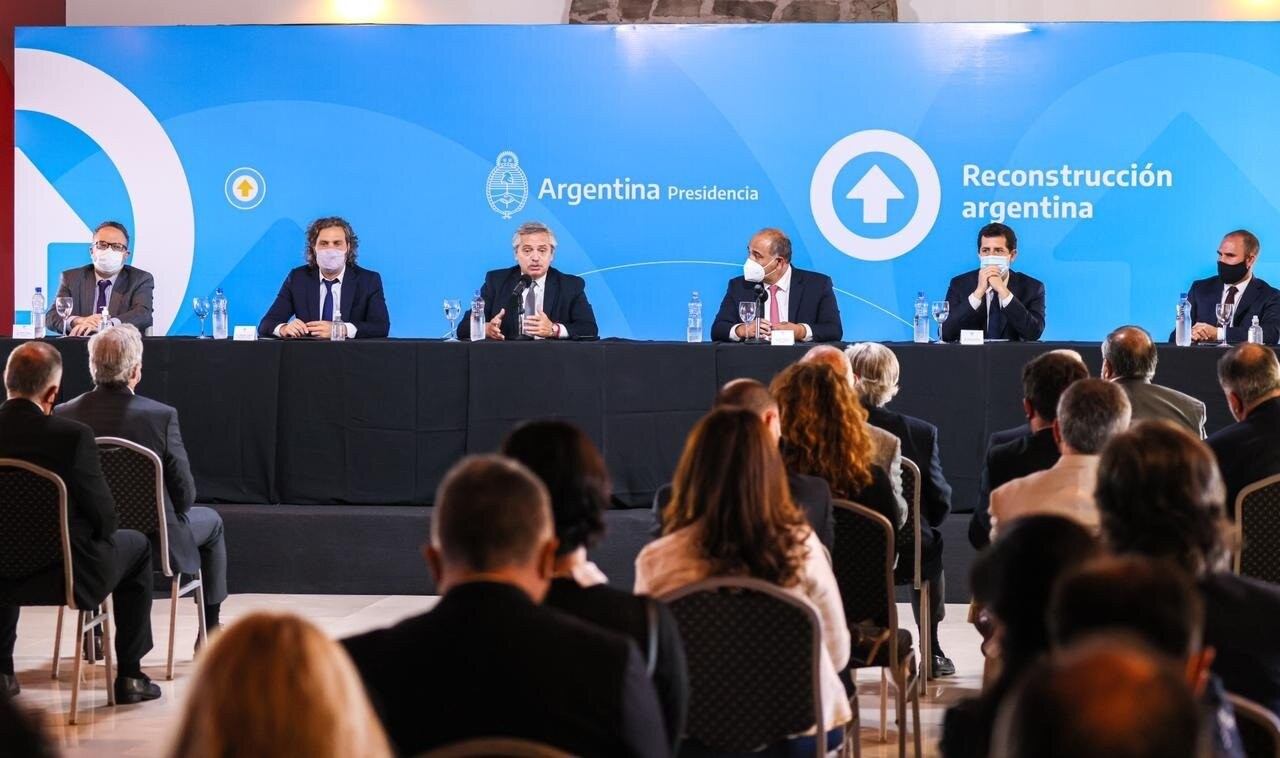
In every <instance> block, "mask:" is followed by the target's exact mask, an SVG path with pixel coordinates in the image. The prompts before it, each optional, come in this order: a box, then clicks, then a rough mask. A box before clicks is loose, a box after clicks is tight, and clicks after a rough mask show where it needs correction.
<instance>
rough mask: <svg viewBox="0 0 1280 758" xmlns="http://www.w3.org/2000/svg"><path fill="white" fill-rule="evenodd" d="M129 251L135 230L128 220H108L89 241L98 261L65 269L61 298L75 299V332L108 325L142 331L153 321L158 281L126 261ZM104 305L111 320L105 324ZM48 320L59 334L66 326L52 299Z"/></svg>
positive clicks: (72, 322)
mask: <svg viewBox="0 0 1280 758" xmlns="http://www.w3.org/2000/svg"><path fill="white" fill-rule="evenodd" d="M129 254H130V251H129V232H128V230H127V229H125V228H124V224H121V223H120V222H118V221H104V222H102V223H101V224H98V228H97V229H94V230H93V242H91V243H89V259H90V260H92V261H93V262H92V263H90V264H89V265H87V266H80V267H78V268H71V269H67V270H66V271H63V272H62V277H61V279H60V281H59V282H58V294H57V296H56V297H69V298H71V315H70V316H68V317H67V321H68V324H67V326H69V327H70V331H69V333H70V334H71V336H73V337H84V336H87V335H89V334H93V333H94V332H97V331H98V330H99V329H101V328H103V326H116V325H118V324H133V325H134V326H136V327H138V331H140V332H145V331H146V329H147V327H149V326H151V295H152V291H153V290H154V289H155V286H156V282H155V279H154V278H153V277H152V276H151V274H148V273H147V272H146V271H143V270H142V269H139V268H134V267H133V266H126V265H125V263H126V262H127V261H128V260H129ZM104 308H105V309H106V310H107V314H108V317H109V322H110V323H107V324H103V323H102V321H103V319H102V311H103V309H104ZM44 324H45V328H47V329H49V330H50V331H55V332H58V333H59V334H61V333H63V332H64V331H66V330H64V328H63V327H64V325H63V322H62V317H61V316H59V315H58V313H57V310H56V309H55V308H54V301H52V300H51V301H49V310H48V311H46V313H45V317H44Z"/></svg>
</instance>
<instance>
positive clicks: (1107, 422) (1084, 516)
mask: <svg viewBox="0 0 1280 758" xmlns="http://www.w3.org/2000/svg"><path fill="white" fill-rule="evenodd" d="M1128 428H1129V399H1128V398H1127V397H1126V396H1125V393H1124V390H1122V389H1120V388H1119V387H1118V386H1116V385H1114V384H1112V383H1111V382H1106V381H1103V380H1102V379H1081V380H1079V381H1077V382H1075V383H1073V384H1072V385H1071V386H1069V387H1067V389H1066V391H1065V392H1063V393H1062V397H1061V398H1060V399H1059V400H1058V414H1057V418H1056V419H1054V421H1053V426H1052V430H1053V438H1054V440H1055V441H1056V442H1057V443H1058V452H1059V453H1060V456H1061V457H1059V458H1058V461H1057V462H1056V463H1054V464H1053V465H1052V466H1050V467H1049V468H1047V469H1045V470H1044V471H1037V472H1035V473H1033V474H1027V475H1026V476H1024V477H1021V478H1018V479H1014V480H1013V481H1011V482H1007V483H1005V484H1002V485H1000V486H999V487H998V488H996V490H995V491H994V492H992V493H991V537H992V539H995V537H996V535H997V534H998V533H999V531H1000V530H1001V529H1002V528H1005V527H1007V526H1008V525H1009V524H1010V523H1011V522H1012V521H1013V520H1014V519H1017V518H1020V517H1022V516H1028V515H1031V514H1033V513H1044V514H1054V515H1058V516H1065V517H1066V518H1069V519H1075V520H1076V521H1079V522H1080V523H1081V524H1083V525H1084V526H1086V527H1088V528H1089V530H1090V531H1092V532H1094V533H1097V531H1098V506H1097V505H1096V504H1095V503H1094V500H1093V490H1094V487H1095V485H1096V484H1097V479H1098V455H1099V453H1101V452H1102V447H1103V445H1105V444H1107V440H1109V439H1111V438H1112V437H1113V436H1114V435H1116V434H1118V433H1120V432H1122V431H1124V430H1125V429H1128Z"/></svg>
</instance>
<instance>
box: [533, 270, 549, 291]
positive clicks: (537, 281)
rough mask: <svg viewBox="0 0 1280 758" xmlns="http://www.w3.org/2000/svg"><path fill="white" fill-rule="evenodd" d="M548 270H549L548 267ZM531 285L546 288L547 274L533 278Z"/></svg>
mask: <svg viewBox="0 0 1280 758" xmlns="http://www.w3.org/2000/svg"><path fill="white" fill-rule="evenodd" d="M548 270H549V269H548ZM533 286H535V287H542V288H543V289H546V287H547V275H546V274H543V275H542V276H540V277H538V278H537V279H534V280H533Z"/></svg>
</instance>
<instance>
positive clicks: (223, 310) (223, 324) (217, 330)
mask: <svg viewBox="0 0 1280 758" xmlns="http://www.w3.org/2000/svg"><path fill="white" fill-rule="evenodd" d="M209 305H210V308H211V310H213V338H214V339H215V340H225V339H226V338H227V296H226V295H224V294H223V293H222V288H221V287H219V288H217V289H216V290H214V291H213V299H212V300H210V301H209Z"/></svg>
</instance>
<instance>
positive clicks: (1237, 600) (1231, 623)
mask: <svg viewBox="0 0 1280 758" xmlns="http://www.w3.org/2000/svg"><path fill="white" fill-rule="evenodd" d="M1198 584H1199V587H1200V596H1201V597H1202V598H1204V644H1205V645H1212V646H1213V647H1214V649H1215V650H1217V652H1218V654H1217V657H1215V658H1214V659H1213V673H1215V674H1217V675H1218V676H1220V677H1222V683H1223V684H1224V685H1226V688H1227V690H1228V691H1230V692H1234V693H1235V694H1237V695H1243V696H1244V697H1247V698H1249V699H1250V700H1252V701H1254V702H1255V703H1259V704H1261V705H1262V706H1264V707H1266V708H1267V709H1269V710H1270V711H1271V712H1272V713H1274V714H1276V715H1277V716H1280V647H1278V646H1277V645H1276V640H1280V587H1277V586H1276V585H1274V584H1271V583H1269V582H1264V581H1261V580H1259V579H1253V578H1250V577H1245V576H1236V575H1234V574H1228V573H1213V574H1209V575H1207V576H1205V577H1202V578H1201V579H1200V580H1199V582H1198Z"/></svg>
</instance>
